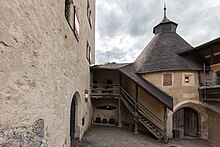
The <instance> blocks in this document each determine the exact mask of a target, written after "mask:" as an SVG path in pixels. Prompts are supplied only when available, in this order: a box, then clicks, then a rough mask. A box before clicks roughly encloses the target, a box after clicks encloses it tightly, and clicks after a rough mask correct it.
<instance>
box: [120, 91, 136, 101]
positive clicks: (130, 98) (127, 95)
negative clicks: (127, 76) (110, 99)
mask: <svg viewBox="0 0 220 147" xmlns="http://www.w3.org/2000/svg"><path fill="white" fill-rule="evenodd" d="M121 92H122V93H124V94H125V95H126V97H128V100H129V102H130V103H131V104H133V105H134V103H135V99H134V98H133V97H132V96H131V95H130V94H129V93H127V92H126V91H125V90H124V89H123V88H122V87H121Z"/></svg>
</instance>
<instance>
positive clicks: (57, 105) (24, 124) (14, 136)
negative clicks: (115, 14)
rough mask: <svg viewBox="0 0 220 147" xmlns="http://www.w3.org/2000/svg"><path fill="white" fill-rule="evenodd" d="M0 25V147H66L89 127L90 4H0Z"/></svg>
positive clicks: (92, 41) (16, 0)
mask: <svg viewBox="0 0 220 147" xmlns="http://www.w3.org/2000/svg"><path fill="white" fill-rule="evenodd" d="M0 20H1V23H0V60H1V63H0V134H1V135H0V146H1V145H3V146H42V147H43V146H53V147H61V146H66V147H69V146H70V144H71V140H73V139H81V138H82V136H83V134H84V132H85V131H86V130H87V129H88V127H89V125H90V122H91V116H92V107H91V102H90V99H89V97H88V96H87V91H88V90H89V88H90V72H89V71H90V64H93V63H94V62H95V60H94V57H95V0H85V1H79V0H66V1H53V0H49V1H37V0H33V1H32V0H27V1H19V0H14V1H7V0H3V1H2V2H1V6H0Z"/></svg>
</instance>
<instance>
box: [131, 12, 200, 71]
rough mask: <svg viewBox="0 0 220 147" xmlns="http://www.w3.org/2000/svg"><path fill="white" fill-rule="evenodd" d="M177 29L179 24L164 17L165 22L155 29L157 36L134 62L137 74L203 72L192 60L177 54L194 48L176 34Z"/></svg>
mask: <svg viewBox="0 0 220 147" xmlns="http://www.w3.org/2000/svg"><path fill="white" fill-rule="evenodd" d="M176 28H177V24H176V23H175V22H173V21H170V20H169V19H168V18H167V17H166V15H164V18H163V20H162V21H161V22H160V23H159V24H158V25H157V26H155V27H154V29H153V32H154V34H155V36H154V37H153V39H152V40H151V41H150V43H149V44H148V45H147V46H146V47H145V49H144V50H143V52H142V53H141V54H140V55H139V57H138V58H137V59H136V61H135V62H134V66H135V69H136V72H137V73H148V72H157V71H173V70H202V67H201V66H200V65H198V64H197V63H196V62H194V61H193V60H192V59H190V58H185V57H183V56H180V55H179V54H177V53H176V52H177V51H181V50H184V51H187V50H191V49H192V48H193V47H192V46H191V45H190V44H189V43H187V42H186V41H185V40H184V39H183V38H182V37H180V36H179V35H178V34H177V33H176Z"/></svg>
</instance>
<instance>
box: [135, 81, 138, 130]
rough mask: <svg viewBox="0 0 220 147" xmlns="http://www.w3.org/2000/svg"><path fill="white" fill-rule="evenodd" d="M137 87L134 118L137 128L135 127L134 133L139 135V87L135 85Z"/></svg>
mask: <svg viewBox="0 0 220 147" xmlns="http://www.w3.org/2000/svg"><path fill="white" fill-rule="evenodd" d="M135 87H136V98H135V118H134V120H135V124H134V125H135V126H134V133H135V134H138V121H139V120H138V119H139V118H138V85H137V84H136V85H135Z"/></svg>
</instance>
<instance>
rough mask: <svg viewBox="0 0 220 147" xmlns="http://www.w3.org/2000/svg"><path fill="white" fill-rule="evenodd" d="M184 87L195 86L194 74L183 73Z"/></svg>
mask: <svg viewBox="0 0 220 147" xmlns="http://www.w3.org/2000/svg"><path fill="white" fill-rule="evenodd" d="M182 85H183V86H194V85H195V77H194V73H183V74H182Z"/></svg>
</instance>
